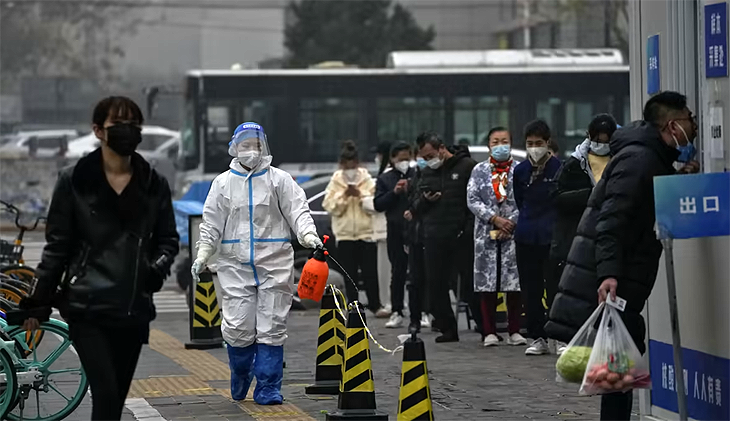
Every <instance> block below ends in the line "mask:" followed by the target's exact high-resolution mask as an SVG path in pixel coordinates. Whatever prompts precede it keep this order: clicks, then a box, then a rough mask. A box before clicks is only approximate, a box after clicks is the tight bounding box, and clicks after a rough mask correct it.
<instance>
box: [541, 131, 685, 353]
mask: <svg viewBox="0 0 730 421" xmlns="http://www.w3.org/2000/svg"><path fill="white" fill-rule="evenodd" d="M610 145H611V154H612V155H613V158H612V159H611V161H610V162H609V163H608V165H607V166H606V169H605V171H604V172H603V176H602V177H601V181H600V182H599V183H598V184H597V185H596V188H595V189H594V190H593V193H592V194H591V197H590V199H589V200H588V207H587V208H586V210H585V212H584V214H583V217H582V218H581V221H580V224H579V226H578V232H577V235H576V237H575V239H574V240H573V245H572V247H571V249H570V253H569V255H568V260H567V264H566V267H565V270H564V271H563V276H562V278H561V279H560V285H559V287H558V294H557V296H556V297H555V300H554V301H553V304H552V306H551V308H550V317H549V321H548V323H547V324H546V326H545V330H546V332H547V333H548V335H549V336H550V337H552V338H554V339H557V340H560V341H564V342H568V341H570V339H571V338H572V337H573V336H574V335H575V334H576V333H577V331H578V329H580V327H581V326H582V325H583V323H584V322H585V321H586V320H587V319H588V317H589V316H590V315H591V313H592V312H593V310H595V308H596V306H597V305H598V294H597V289H598V287H599V285H600V283H601V282H602V281H603V280H604V279H606V278H616V280H617V281H618V290H617V295H618V296H619V297H621V298H624V299H626V300H627V304H626V310H625V312H624V313H623V314H622V316H623V319H624V322H625V324H626V327H627V328H628V329H629V333H630V334H631V336H632V337H633V339H634V341H635V342H636V345H637V347H638V348H639V350H640V351H641V352H642V353H643V352H644V350H645V347H644V334H645V332H646V328H645V326H644V319H643V318H642V317H641V314H640V312H641V311H642V309H643V308H644V303H645V302H646V300H647V298H649V294H651V290H652V288H653V287H654V282H655V280H656V275H657V269H658V265H659V258H660V256H661V254H662V247H661V244H660V242H659V241H658V240H657V239H656V234H655V233H654V223H655V217H654V183H653V178H654V177H655V176H662V175H670V174H674V172H675V170H674V167H673V166H672V164H673V163H674V161H676V159H677V157H678V156H679V152H677V151H676V150H675V149H674V148H672V147H670V146H668V145H667V144H666V143H664V142H663V141H662V139H661V135H660V134H659V131H658V130H657V129H656V128H654V127H652V126H651V125H649V124H648V123H646V122H635V123H632V124H631V125H630V126H627V127H624V128H622V129H619V130H618V131H616V133H614V135H613V136H612V138H611V143H610Z"/></svg>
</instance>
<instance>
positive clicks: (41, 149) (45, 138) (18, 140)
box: [0, 129, 79, 157]
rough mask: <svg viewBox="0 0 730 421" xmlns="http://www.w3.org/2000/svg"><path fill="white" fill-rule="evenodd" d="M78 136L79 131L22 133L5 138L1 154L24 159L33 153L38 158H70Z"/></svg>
mask: <svg viewBox="0 0 730 421" xmlns="http://www.w3.org/2000/svg"><path fill="white" fill-rule="evenodd" d="M78 136H79V132H78V131H77V130H66V129H64V130H34V131H20V132H18V133H15V134H13V135H6V136H4V137H3V140H2V142H3V143H2V146H1V147H0V154H2V155H3V157H8V156H18V157H22V156H29V155H30V154H31V152H33V154H34V156H37V157H54V156H59V155H65V156H68V148H69V147H70V142H72V139H76V138H77V137H78Z"/></svg>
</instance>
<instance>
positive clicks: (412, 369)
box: [398, 333, 433, 421]
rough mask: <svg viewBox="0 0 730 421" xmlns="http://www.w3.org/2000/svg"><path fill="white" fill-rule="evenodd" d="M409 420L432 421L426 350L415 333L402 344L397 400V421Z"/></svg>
mask: <svg viewBox="0 0 730 421" xmlns="http://www.w3.org/2000/svg"><path fill="white" fill-rule="evenodd" d="M411 420H430V421H433V407H432V405H431V389H430V388H429V387H428V368H426V348H425V347H424V346H423V341H422V340H420V339H419V338H418V337H417V336H416V334H415V333H413V334H412V336H411V337H410V338H408V340H406V341H405V342H404V343H403V369H402V370H401V380H400V396H399V399H398V421H411Z"/></svg>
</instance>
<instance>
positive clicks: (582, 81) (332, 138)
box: [182, 49, 629, 176]
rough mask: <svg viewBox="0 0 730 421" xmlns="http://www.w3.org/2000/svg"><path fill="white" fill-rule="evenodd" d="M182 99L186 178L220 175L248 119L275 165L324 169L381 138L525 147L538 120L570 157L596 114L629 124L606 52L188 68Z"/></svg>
mask: <svg viewBox="0 0 730 421" xmlns="http://www.w3.org/2000/svg"><path fill="white" fill-rule="evenodd" d="M185 97H186V105H185V106H186V111H185V112H186V118H185V120H186V122H185V127H184V129H183V132H182V137H183V139H182V140H183V152H184V161H185V162H184V164H183V165H184V168H185V170H186V171H188V174H189V175H192V174H196V175H197V176H203V175H206V174H217V173H219V172H222V171H225V170H226V169H227V168H228V163H229V161H230V157H229V156H228V142H229V141H230V138H231V134H232V132H233V130H234V129H235V127H236V126H237V125H238V124H239V123H241V122H244V121H256V122H258V123H260V124H261V125H262V126H263V127H264V128H265V130H266V132H267V135H268V138H269V145H270V147H271V151H272V154H273V158H274V165H280V166H281V165H285V164H298V165H303V164H311V165H317V164H319V165H326V166H330V167H331V166H332V165H335V164H336V162H337V160H338V155H339V151H340V144H341V142H342V141H344V140H355V141H356V142H357V143H358V144H359V146H360V151H361V159H362V160H364V161H369V160H372V159H373V157H374V155H373V153H372V148H373V147H374V146H376V145H377V144H378V143H379V142H381V141H409V142H413V141H415V139H416V136H417V135H418V134H419V133H420V132H423V131H425V130H433V131H436V132H438V133H440V134H441V135H442V136H443V138H444V139H445V141H447V142H448V143H451V144H468V145H474V146H478V145H484V144H485V142H486V133H487V132H488V131H489V129H490V128H491V127H494V126H504V127H507V128H509V129H510V130H511V131H512V133H513V136H514V142H515V147H519V148H524V145H522V144H521V142H522V135H521V131H522V127H523V126H524V124H525V123H527V122H528V121H530V120H533V119H536V118H542V119H544V120H546V121H547V122H548V123H549V125H550V127H551V129H552V134H553V135H552V136H553V140H555V141H556V142H557V143H558V145H559V147H560V149H561V154H563V155H564V156H567V154H569V153H570V152H571V151H572V149H573V148H574V147H575V145H576V144H578V143H579V142H580V141H582V140H583V139H584V137H585V132H586V129H587V126H588V123H589V122H590V120H591V117H592V116H593V115H594V114H597V113H603V112H607V113H611V114H613V115H614V116H615V117H616V118H617V120H618V121H619V123H620V124H623V123H626V122H627V121H628V118H629V67H628V65H626V64H625V63H624V60H623V57H622V55H621V53H620V51H618V50H613V49H592V50H586V49H581V50H489V51H425V52H394V53H391V54H390V56H389V58H388V67H387V68H382V69H360V68H350V67H340V68H337V67H335V68H310V69H273V70H262V69H258V70H191V71H189V72H188V73H187V77H186V81H185Z"/></svg>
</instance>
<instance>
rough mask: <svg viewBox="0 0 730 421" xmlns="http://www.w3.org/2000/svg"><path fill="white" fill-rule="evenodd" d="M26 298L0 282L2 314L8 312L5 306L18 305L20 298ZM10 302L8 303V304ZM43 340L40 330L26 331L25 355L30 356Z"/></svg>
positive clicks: (0, 307) (21, 293) (13, 288)
mask: <svg viewBox="0 0 730 421" xmlns="http://www.w3.org/2000/svg"><path fill="white" fill-rule="evenodd" d="M25 296H27V294H24V293H23V292H22V291H20V290H18V289H17V288H15V287H13V286H11V285H8V284H6V283H4V282H0V309H2V310H3V311H4V312H6V311H7V310H8V308H7V307H8V305H7V304H10V303H12V304H20V299H21V298H22V297H25ZM8 302H10V303H8ZM42 340H43V331H42V330H35V331H33V332H31V331H28V332H26V333H25V343H26V344H28V349H29V351H28V352H27V354H26V355H25V357H27V356H28V355H30V353H31V352H33V349H34V348H36V347H37V346H38V344H40V343H41V341H42Z"/></svg>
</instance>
